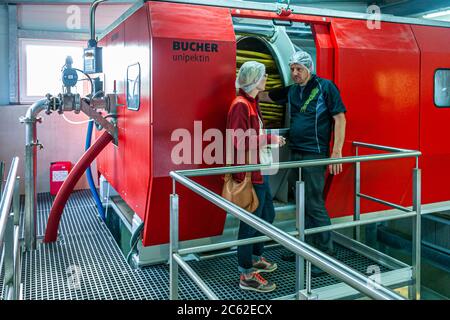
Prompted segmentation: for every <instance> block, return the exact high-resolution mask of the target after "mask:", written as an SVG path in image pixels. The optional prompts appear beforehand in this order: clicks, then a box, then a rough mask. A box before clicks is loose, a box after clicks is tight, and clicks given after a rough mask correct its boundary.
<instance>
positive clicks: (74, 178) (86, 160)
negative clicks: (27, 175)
mask: <svg viewBox="0 0 450 320" xmlns="http://www.w3.org/2000/svg"><path fill="white" fill-rule="evenodd" d="M112 139H113V137H112V136H111V135H110V134H109V133H108V132H107V131H105V132H103V133H102V135H101V136H100V137H99V138H98V139H97V141H95V143H94V144H93V145H92V146H91V147H90V148H89V149H88V150H87V151H86V152H85V153H84V154H83V156H82V157H81V158H80V160H78V162H77V163H76V164H75V166H74V167H73V169H72V171H70V173H69V175H68V176H67V178H66V180H65V181H64V183H63V184H62V186H61V189H60V190H59V191H58V194H57V195H56V198H55V201H54V202H53V205H52V209H51V210H50V215H49V217H48V222H47V229H46V230H45V238H44V242H45V243H48V242H55V241H56V238H57V237H58V227H59V221H60V220H61V216H62V212H63V209H64V207H65V205H66V202H67V199H69V196H70V194H71V193H72V191H73V188H74V187H75V185H76V184H77V182H78V180H80V178H81V176H82V175H83V174H84V172H85V171H86V169H87V167H89V166H90V164H91V162H92V161H94V159H95V158H97V156H98V154H99V153H100V152H101V151H102V150H103V149H104V148H105V147H106V146H107V145H108V143H109V142H110V141H111V140H112Z"/></svg>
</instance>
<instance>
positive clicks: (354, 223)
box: [305, 211, 416, 235]
mask: <svg viewBox="0 0 450 320" xmlns="http://www.w3.org/2000/svg"><path fill="white" fill-rule="evenodd" d="M415 215H416V212H415V211H413V212H408V213H402V214H398V215H392V216H388V217H381V218H375V219H370V220H365V221H362V220H359V221H349V222H343V223H338V224H333V225H329V226H324V227H317V228H311V229H306V230H305V234H306V235H310V234H315V233H321V232H325V231H333V230H339V229H345V228H351V227H356V226H363V225H366V224H371V223H377V222H385V221H390V220H397V219H405V218H411V217H414V216H415Z"/></svg>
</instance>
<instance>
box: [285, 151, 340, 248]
mask: <svg viewBox="0 0 450 320" xmlns="http://www.w3.org/2000/svg"><path fill="white" fill-rule="evenodd" d="M324 158H328V156H327V155H326V154H319V153H311V152H304V151H296V150H291V160H292V161H301V160H317V159H324ZM301 171H302V181H304V182H305V202H306V203H305V229H310V228H317V227H323V226H328V225H330V224H331V220H330V217H329V215H328V212H327V209H326V208H325V199H324V197H323V189H324V187H325V172H326V166H314V167H305V168H302V170H301ZM296 181H298V169H293V170H292V172H291V174H290V177H289V185H290V186H291V188H293V191H294V194H295V186H296ZM306 241H307V242H308V243H309V244H311V245H313V246H314V247H316V248H317V249H319V250H321V251H325V252H329V251H333V247H332V242H331V232H330V231H326V232H322V233H318V234H313V235H310V236H307V237H306Z"/></svg>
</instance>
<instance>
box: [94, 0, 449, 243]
mask: <svg viewBox="0 0 450 320" xmlns="http://www.w3.org/2000/svg"><path fill="white" fill-rule="evenodd" d="M132 11H133V12H131V13H129V14H128V16H127V17H126V18H125V19H121V20H120V22H119V23H118V24H116V25H115V26H114V27H112V28H111V30H110V31H109V32H108V33H107V34H106V35H105V36H104V37H103V38H102V39H101V41H100V42H99V44H100V46H102V47H103V72H104V75H105V79H104V80H105V92H112V91H113V90H114V89H116V90H117V93H118V97H119V100H118V102H119V103H121V104H123V106H122V107H119V108H118V111H117V112H118V119H117V123H118V144H117V145H113V144H110V145H109V146H108V147H107V148H106V149H105V150H104V151H103V152H102V153H101V154H100V156H99V157H98V159H97V167H98V170H99V172H100V173H101V175H103V176H104V177H105V178H106V180H107V181H108V182H109V184H110V185H111V186H112V187H113V188H114V189H115V190H116V191H117V192H118V194H119V195H120V197H121V198H122V199H123V200H124V201H125V202H126V203H127V205H128V206H129V207H130V208H131V210H132V211H134V212H135V213H136V214H137V215H138V216H139V217H140V219H141V220H142V221H144V224H145V226H144V231H143V246H145V247H147V246H154V245H161V244H166V243H167V242H168V241H169V194H170V193H171V192H172V180H171V178H170V177H169V172H170V171H172V170H181V169H198V168H205V167H211V165H208V164H205V163H204V162H203V160H202V159H194V158H195V156H194V154H196V153H194V151H195V150H194V148H198V147H205V146H206V145H208V144H209V143H210V142H209V141H204V139H198V134H200V137H202V136H201V134H202V133H204V132H205V131H206V130H208V129H210V128H218V129H220V130H222V131H223V130H224V128H225V124H226V114H227V111H228V107H229V105H230V102H231V101H232V99H233V97H234V96H235V88H234V81H235V76H236V63H237V55H238V50H240V49H244V50H250V49H254V50H255V51H259V52H263V53H266V54H270V55H272V56H273V59H274V61H275V64H276V67H277V69H278V72H279V75H280V79H281V80H282V82H283V85H287V84H288V83H289V72H288V71H287V70H288V69H287V67H288V66H287V62H286V59H288V58H289V56H288V55H290V54H291V53H292V52H294V50H296V49H297V48H298V47H299V48H302V49H305V50H307V51H309V52H310V53H312V54H313V55H314V56H315V58H316V71H317V74H318V75H319V76H321V77H325V78H328V79H331V80H333V81H334V82H335V83H336V85H337V86H338V88H339V89H340V92H341V95H342V98H343V101H344V103H345V105H346V107H347V110H348V112H347V115H346V116H347V133H346V143H345V146H344V152H343V153H344V156H350V155H354V150H353V148H352V144H351V143H352V141H363V142H367V143H373V144H379V145H388V146H393V147H398V148H404V149H414V150H420V151H422V152H423V156H422V157H421V160H420V167H421V169H423V179H422V203H423V204H429V203H435V202H443V201H448V200H450V189H449V188H448V187H447V183H448V181H450V172H449V171H448V170H446V167H447V164H448V163H450V140H448V139H446V138H445V136H444V128H445V127H446V123H447V122H449V120H450V108H445V107H450V104H448V100H449V99H448V91H447V93H446V94H447V100H446V101H447V105H441V106H440V107H438V106H437V105H436V103H435V101H436V99H437V95H439V94H441V92H438V91H436V90H437V89H436V88H437V87H439V86H438V82H439V81H442V80H444V81H446V82H445V83H446V85H445V86H444V87H445V88H447V89H448V86H449V83H450V75H449V74H450V70H449V69H450V42H449V41H445V40H446V39H449V38H450V29H449V28H445V27H438V26H426V25H420V24H414V23H410V22H407V23H404V22H402V21H401V20H399V21H394V20H393V21H392V22H386V21H382V22H381V23H380V28H379V29H373V28H369V27H368V24H367V21H366V20H362V19H359V18H344V17H330V16H322V15H306V14H302V12H294V13H292V14H283V15H278V14H277V13H276V12H270V11H263V10H261V11H257V10H246V9H242V8H241V9H233V8H231V9H230V8H227V7H218V6H203V5H194V4H180V3H168V2H159V1H158V2H153V1H149V2H146V3H144V4H142V6H140V7H139V8H134V9H133V10H132ZM305 30H306V31H305ZM274 35H276V36H274ZM280 39H281V40H283V41H284V42H282V43H281V42H280V43H278V42H277V41H281V40H280ZM277 43H278V44H277ZM439 70H441V72H438V71H439ZM442 78H443V79H442ZM115 84H117V87H116V88H115V87H114V85H115ZM439 88H442V82H440V87H439ZM444 94H445V93H444ZM195 121H201V126H202V128H201V132H200V133H199V132H198V130H196V129H195V128H196V127H195V123H194V122H195ZM284 127H285V125H284V123H282V124H281V128H284ZM177 129H185V130H187V131H188V132H190V133H191V134H192V139H193V140H192V141H193V143H192V152H191V154H192V161H191V163H192V164H174V163H173V161H172V160H171V154H172V152H173V149H174V147H175V146H176V145H177V144H178V143H179V140H178V139H174V137H173V136H172V134H173V132H174V131H175V130H177ZM198 141H201V142H198ZM199 144H200V145H199ZM368 153H369V150H364V149H361V150H360V155H361V154H368ZM370 153H373V151H370ZM414 165H415V163H414V161H413V160H394V161H392V160H391V161H386V162H376V163H367V164H366V163H364V164H363V165H362V176H361V181H362V186H361V188H362V190H361V191H362V192H364V193H366V194H371V195H373V196H376V197H378V198H382V199H385V200H386V201H390V202H393V203H398V204H401V205H403V206H410V205H411V204H412V195H411V193H412V181H411V170H412V168H413V167H414ZM214 166H222V164H214ZM274 179H276V178H274ZM197 181H198V182H200V183H201V184H202V185H204V186H206V187H207V188H209V189H211V190H213V191H215V192H218V193H219V192H220V190H221V187H222V179H221V177H219V176H211V177H204V178H201V179H197ZM353 181H354V170H353V167H352V166H349V165H347V166H346V165H344V172H343V173H342V174H341V175H339V176H337V177H336V178H335V179H334V181H333V184H332V186H331V189H330V194H329V197H328V200H327V208H328V210H329V212H330V214H331V216H332V217H341V216H346V215H351V214H353V210H354V208H353V198H354V189H353V185H354V184H353ZM277 183H278V187H279V186H280V185H282V184H283V182H280V181H278V182H277ZM278 187H277V188H275V191H276V193H277V195H276V197H278V198H279V199H282V198H283V195H282V193H283V188H281V187H280V188H278ZM177 193H178V194H179V196H180V240H190V239H196V238H202V237H212V236H216V235H220V234H222V232H223V230H224V224H225V218H226V215H225V213H224V212H223V211H221V210H219V209H218V208H217V207H215V206H214V205H212V204H211V203H209V202H208V201H206V200H204V199H202V198H200V197H199V196H197V195H195V194H194V193H193V192H190V191H189V190H187V189H185V188H184V187H182V186H179V185H177ZM284 200H286V199H284ZM361 205H362V208H361V212H362V213H367V212H373V211H378V210H384V209H385V207H384V206H382V205H380V204H376V203H373V202H366V201H363V202H362V203H361Z"/></svg>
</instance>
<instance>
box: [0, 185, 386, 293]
mask: <svg viewBox="0 0 450 320" xmlns="http://www.w3.org/2000/svg"><path fill="white" fill-rule="evenodd" d="M38 201H39V203H38V226H37V227H38V234H39V235H43V234H44V227H45V225H46V223H47V217H48V214H49V211H50V207H51V203H52V201H53V197H52V196H50V195H49V194H40V195H39V197H38ZM337 250H338V259H339V260H341V261H343V262H344V263H346V264H348V265H350V266H352V267H353V268H355V269H357V270H358V271H360V272H361V273H366V270H367V267H368V266H370V265H376V263H375V262H374V261H372V260H370V259H368V258H366V257H363V256H361V255H359V254H357V253H354V252H352V251H350V250H348V249H345V248H344V247H340V246H337ZM283 252H284V249H283V248H280V247H274V248H269V249H267V250H266V254H265V256H266V257H267V258H268V259H270V260H273V261H275V262H277V263H278V266H279V269H278V270H277V271H276V272H274V273H273V274H270V275H267V278H269V279H271V280H273V281H275V282H276V283H277V285H278V288H277V290H276V291H274V292H272V293H269V294H261V293H255V292H249V291H243V290H240V289H239V286H238V273H237V257H236V255H234V254H232V255H227V256H221V257H217V258H212V259H206V260H201V261H191V262H189V264H190V265H191V266H192V268H193V269H194V270H196V271H197V272H198V273H199V275H200V276H201V277H202V279H204V280H205V282H206V283H207V284H208V285H209V286H210V287H211V288H212V290H213V291H214V292H215V293H216V294H217V295H218V296H219V297H220V298H221V299H224V300H227V299H236V300H238V299H252V300H258V299H274V298H278V297H283V296H287V295H289V294H292V293H293V292H294V287H295V274H294V272H295V263H291V262H285V261H282V260H281V254H282V253H283ZM380 268H381V271H382V272H384V271H387V270H388V269H386V268H385V267H383V266H380ZM0 281H1V280H0ZM22 281H23V299H27V300H28V299H31V300H34V299H39V300H40V299H45V300H53V299H62V300H64V299H98V300H101V299H114V300H121V299H168V298H169V268H168V266H167V265H165V264H164V265H156V266H150V267H146V268H143V269H139V270H134V269H131V268H130V267H129V266H128V264H127V263H126V261H125V258H124V257H123V255H122V253H121V251H120V249H119V247H118V246H117V244H116V242H115V241H114V239H113V237H112V235H111V234H110V232H109V230H108V229H107V227H106V225H105V224H104V223H103V222H102V221H101V220H100V219H99V218H98V216H97V212H96V207H95V203H94V201H93V200H92V198H91V194H90V192H89V190H82V191H76V192H74V193H73V194H72V195H71V197H70V199H69V202H68V205H67V206H66V208H65V210H64V214H63V216H62V219H61V227H60V232H59V237H58V241H57V242H56V243H53V244H43V243H40V244H39V245H38V248H37V250H36V251H34V252H27V253H25V254H24V256H23V265H22ZM335 283H338V281H337V280H336V279H334V278H333V277H331V276H328V275H325V276H322V277H316V278H313V281H312V285H313V288H316V287H323V286H328V285H331V284H335ZM180 298H181V299H205V296H204V295H203V294H202V293H201V292H200V291H199V290H198V288H197V287H196V285H195V284H194V283H193V282H192V281H191V280H190V279H189V278H188V277H187V276H186V275H185V274H184V272H183V271H182V270H181V269H180Z"/></svg>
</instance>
